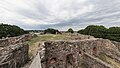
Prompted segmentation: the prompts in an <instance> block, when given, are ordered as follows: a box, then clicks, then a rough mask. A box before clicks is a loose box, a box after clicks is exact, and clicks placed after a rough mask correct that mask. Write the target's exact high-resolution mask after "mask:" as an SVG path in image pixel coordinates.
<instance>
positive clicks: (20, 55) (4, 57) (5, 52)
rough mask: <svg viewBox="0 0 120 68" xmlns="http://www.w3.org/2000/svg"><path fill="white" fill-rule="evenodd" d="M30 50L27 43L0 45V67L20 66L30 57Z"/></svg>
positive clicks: (16, 67) (18, 67)
mask: <svg viewBox="0 0 120 68" xmlns="http://www.w3.org/2000/svg"><path fill="white" fill-rule="evenodd" d="M28 50H29V46H28V44H25V43H19V44H15V45H9V46H7V47H0V68H20V67H21V66H23V65H24V64H25V63H26V62H27V61H28V59H29V56H28Z"/></svg>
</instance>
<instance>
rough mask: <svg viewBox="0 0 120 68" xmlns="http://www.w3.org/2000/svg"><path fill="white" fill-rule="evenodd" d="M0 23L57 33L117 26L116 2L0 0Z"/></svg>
mask: <svg viewBox="0 0 120 68" xmlns="http://www.w3.org/2000/svg"><path fill="white" fill-rule="evenodd" d="M0 23H7V24H13V25H18V26H20V27H21V28H24V29H46V28H56V29H59V30H67V29H68V28H73V29H74V30H79V29H81V28H85V27H86V26H87V25H104V26H106V27H111V26H120V0H0Z"/></svg>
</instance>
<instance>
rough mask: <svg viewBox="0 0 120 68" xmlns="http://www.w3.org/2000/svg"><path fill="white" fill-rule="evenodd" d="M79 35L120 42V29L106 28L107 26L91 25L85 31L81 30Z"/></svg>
mask: <svg viewBox="0 0 120 68" xmlns="http://www.w3.org/2000/svg"><path fill="white" fill-rule="evenodd" d="M78 33H80V34H85V35H92V36H94V37H96V38H104V39H110V40H113V41H118V42H120V27H110V28H106V27H105V26H99V25H89V26H87V27H86V28H85V29H82V30H79V31H78Z"/></svg>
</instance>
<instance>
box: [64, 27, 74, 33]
mask: <svg viewBox="0 0 120 68" xmlns="http://www.w3.org/2000/svg"><path fill="white" fill-rule="evenodd" d="M66 33H74V31H73V29H72V28H69V29H68V31H67V32H66Z"/></svg>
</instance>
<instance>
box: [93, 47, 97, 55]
mask: <svg viewBox="0 0 120 68" xmlns="http://www.w3.org/2000/svg"><path fill="white" fill-rule="evenodd" d="M96 54H97V48H96V47H93V55H96Z"/></svg>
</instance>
